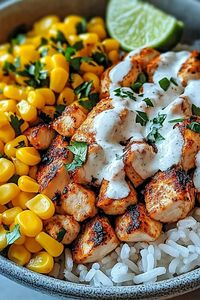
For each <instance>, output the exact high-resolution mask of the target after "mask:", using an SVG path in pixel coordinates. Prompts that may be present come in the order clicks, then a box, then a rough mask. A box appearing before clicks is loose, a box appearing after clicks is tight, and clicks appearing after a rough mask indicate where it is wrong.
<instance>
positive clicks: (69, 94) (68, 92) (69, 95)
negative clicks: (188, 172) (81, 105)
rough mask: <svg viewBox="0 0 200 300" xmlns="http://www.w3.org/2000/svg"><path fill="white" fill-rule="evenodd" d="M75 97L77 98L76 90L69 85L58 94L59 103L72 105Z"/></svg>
mask: <svg viewBox="0 0 200 300" xmlns="http://www.w3.org/2000/svg"><path fill="white" fill-rule="evenodd" d="M74 98H75V94H74V91H73V90H72V89H70V88H69V87H66V88H64V90H63V91H62V92H61V93H60V95H59V96H58V100H57V104H58V105H60V104H61V105H70V104H71V103H72V102H73V101H74Z"/></svg>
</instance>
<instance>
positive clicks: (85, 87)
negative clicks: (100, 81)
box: [74, 80, 92, 99]
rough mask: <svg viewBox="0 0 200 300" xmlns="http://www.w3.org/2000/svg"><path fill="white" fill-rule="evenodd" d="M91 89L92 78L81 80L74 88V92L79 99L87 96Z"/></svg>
mask: <svg viewBox="0 0 200 300" xmlns="http://www.w3.org/2000/svg"><path fill="white" fill-rule="evenodd" d="M91 89H92V80H91V81H87V82H83V83H81V84H80V85H79V86H77V87H76V88H75V89H74V92H75V94H76V95H77V96H78V98H79V99H81V98H85V97H88V96H89V94H90V92H91Z"/></svg>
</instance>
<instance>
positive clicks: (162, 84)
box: [158, 77, 170, 92]
mask: <svg viewBox="0 0 200 300" xmlns="http://www.w3.org/2000/svg"><path fill="white" fill-rule="evenodd" d="M158 83H159V85H160V87H161V89H163V90H164V91H165V92H166V91H167V90H168V88H169V86H170V81H169V79H168V78H167V77H164V78H162V79H160V80H159V82H158Z"/></svg>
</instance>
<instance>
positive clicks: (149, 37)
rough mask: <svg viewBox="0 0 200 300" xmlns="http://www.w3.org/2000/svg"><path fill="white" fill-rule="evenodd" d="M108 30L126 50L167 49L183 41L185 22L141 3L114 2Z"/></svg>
mask: <svg viewBox="0 0 200 300" xmlns="http://www.w3.org/2000/svg"><path fill="white" fill-rule="evenodd" d="M106 21H107V27H108V31H109V33H110V35H111V36H112V37H113V38H115V39H117V40H118V41H119V42H120V44H121V47H122V48H123V49H124V50H128V51H130V50H133V49H137V48H140V47H144V46H148V47H153V48H158V49H160V50H167V49H169V48H171V47H173V46H175V45H176V43H177V42H178V41H179V40H180V37H181V33H182V30H183V26H184V25H183V23H182V22H181V21H177V20H176V18H174V17H172V16H170V15H168V14H166V13H164V12H163V11H161V10H159V9H157V8H155V7H154V6H153V5H151V4H149V3H147V2H145V1H141V0H110V1H109V4H108V8H107V17H106Z"/></svg>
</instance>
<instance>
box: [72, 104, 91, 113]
mask: <svg viewBox="0 0 200 300" xmlns="http://www.w3.org/2000/svg"><path fill="white" fill-rule="evenodd" d="M71 106H75V107H79V108H80V110H82V112H83V113H85V114H88V110H87V109H86V108H84V107H83V106H82V105H80V103H79V102H78V101H74V102H73V103H72V104H71Z"/></svg>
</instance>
